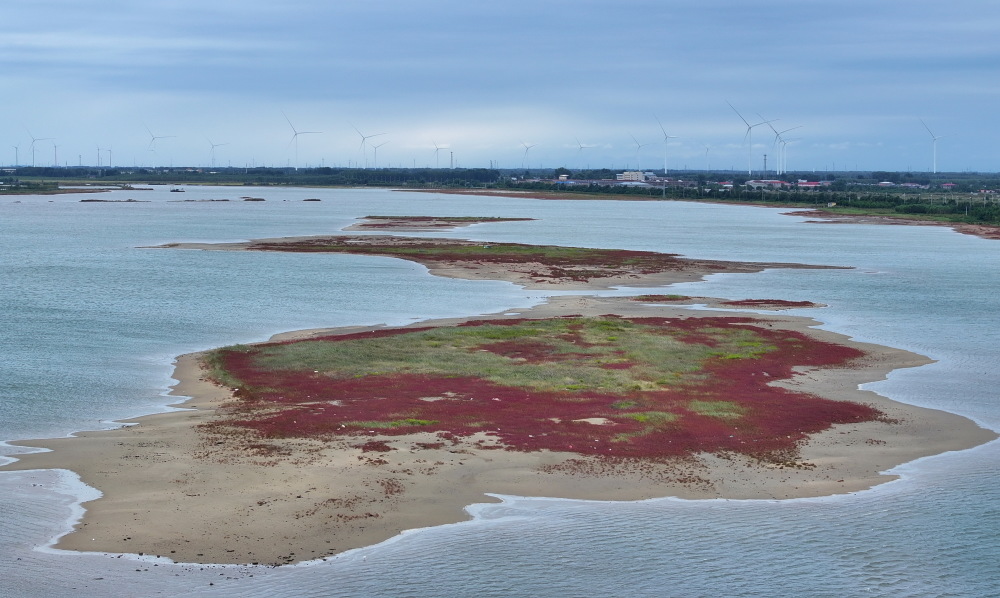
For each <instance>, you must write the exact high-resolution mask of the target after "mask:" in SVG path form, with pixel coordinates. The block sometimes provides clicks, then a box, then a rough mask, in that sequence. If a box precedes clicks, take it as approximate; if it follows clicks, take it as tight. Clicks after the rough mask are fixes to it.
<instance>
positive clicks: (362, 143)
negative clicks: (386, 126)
mask: <svg viewBox="0 0 1000 598" xmlns="http://www.w3.org/2000/svg"><path fill="white" fill-rule="evenodd" d="M351 128H352V129H354V130H355V131H357V133H358V135H360V136H361V155H362V156H364V157H365V167H366V168H367V167H368V152H366V151H365V144H366V143H367V142H368V140H369V139H371V138H372V137H378V136H379V135H385V133H375V134H373V135H365V134H364V133H362V132H361V131H358V128H357V127H355V126H354V125H351ZM435 147H437V146H435Z"/></svg>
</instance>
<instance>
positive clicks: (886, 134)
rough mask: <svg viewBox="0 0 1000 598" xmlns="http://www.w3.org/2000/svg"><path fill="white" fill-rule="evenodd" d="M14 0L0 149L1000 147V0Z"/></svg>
mask: <svg viewBox="0 0 1000 598" xmlns="http://www.w3.org/2000/svg"><path fill="white" fill-rule="evenodd" d="M8 4H11V5H10V6H5V7H4V10H3V11H2V14H0V91H2V93H0V165H12V164H15V163H16V164H19V165H24V166H30V165H32V164H34V165H36V166H51V165H59V166H77V165H90V166H95V165H101V166H108V165H109V163H110V165H112V166H121V167H129V166H147V167H148V166H175V167H179V166H197V167H211V166H213V165H215V166H217V167H222V166H238V167H245V166H292V167H312V166H333V167H337V166H350V167H369V168H373V167H387V166H392V167H400V166H401V167H428V166H429V167H442V168H446V167H452V166H455V167H461V168H480V167H500V168H524V167H529V168H556V167H560V166H562V167H566V168H569V169H570V170H574V169H582V168H613V169H617V170H624V169H636V168H638V169H643V170H648V169H662V168H664V166H666V168H667V170H668V171H671V170H684V169H714V170H722V169H725V170H730V169H731V170H736V171H744V172H746V171H749V170H753V171H754V172H755V173H756V174H763V171H764V166H765V160H766V165H767V170H768V171H771V174H776V172H775V171H776V170H779V169H784V170H789V171H793V172H794V171H816V172H829V171H843V170H851V171H853V170H888V171H912V172H931V171H934V170H936V171H937V172H965V171H979V172H997V171H1000V144H998V143H997V135H998V133H1000V112H998V106H1000V76H998V75H1000V43H998V38H997V36H998V32H1000V3H995V2H982V1H981V0H951V1H949V2H941V1H940V0H937V1H933V2H932V1H929V0H878V1H877V2H872V1H871V0H864V1H862V0H838V1H836V2H833V1H821V0H758V1H755V2H753V1H747V0H701V1H699V2H694V1H691V0H688V1H686V2H681V1H678V0H615V1H610V0H603V1H599V0H573V1H570V0H534V1H532V2H525V1H523V0H508V1H506V2H502V3H487V2H483V1H479V2H477V1H474V0H461V1H459V0H436V1H431V0H405V1H404V0H363V1H362V0H337V1H335V2H330V1H329V0H284V1H282V2H275V1H274V0H240V1H238V2H237V1H233V0H197V1H195V0H169V1H167V0H143V1H141V2H136V1H135V0H102V1H101V2H99V3H92V2H79V0H31V1H28V0H21V1H19V2H12V3H8ZM744 121H746V124H745V123H744ZM763 121H770V122H768V123H765V124H760V125H759V126H755V127H753V128H752V129H751V133H750V135H749V137H748V136H747V125H748V124H749V125H757V124H758V123H761V122H763ZM772 127H773V129H772ZM296 132H298V135H296ZM776 132H777V133H782V132H783V134H782V136H781V137H780V138H779V139H780V140H783V141H784V143H782V142H781V141H778V142H776V135H775V133H776ZM366 136H367V138H364V137H366ZM935 137H936V138H937V140H936V141H935V140H934V138H935ZM376 146H378V147H377V149H376ZM98 148H100V149H98ZM765 155H766V158H765Z"/></svg>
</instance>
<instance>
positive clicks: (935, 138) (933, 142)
mask: <svg viewBox="0 0 1000 598" xmlns="http://www.w3.org/2000/svg"><path fill="white" fill-rule="evenodd" d="M920 124H922V125H924V128H925V129H927V132H928V133H930V135H931V148H932V154H933V163H932V164H933V171H932V172H933V173H934V174H937V141H938V139H941V138H943V137H948V136H949V135H935V134H934V133H933V132H931V128H930V127H928V126H927V123H925V122H924V119H922V118H921V119H920Z"/></svg>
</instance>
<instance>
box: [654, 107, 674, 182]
mask: <svg viewBox="0 0 1000 598" xmlns="http://www.w3.org/2000/svg"><path fill="white" fill-rule="evenodd" d="M653 118H655V119H656V124H658V125H660V131H661V132H662V133H663V176H664V177H665V176H667V144H668V143H670V140H671V139H677V136H676V135H667V130H666V129H664V128H663V123H661V122H660V118H659V117H658V116H656V115H655V114H654V115H653Z"/></svg>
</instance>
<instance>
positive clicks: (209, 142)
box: [205, 137, 229, 168]
mask: <svg viewBox="0 0 1000 598" xmlns="http://www.w3.org/2000/svg"><path fill="white" fill-rule="evenodd" d="M205 139H206V140H207V141H208V144H209V145H211V146H212V168H215V148H217V147H222V146H223V145H229V143H228V142H226V143H212V140H211V139H209V138H208V137H206V138H205Z"/></svg>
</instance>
